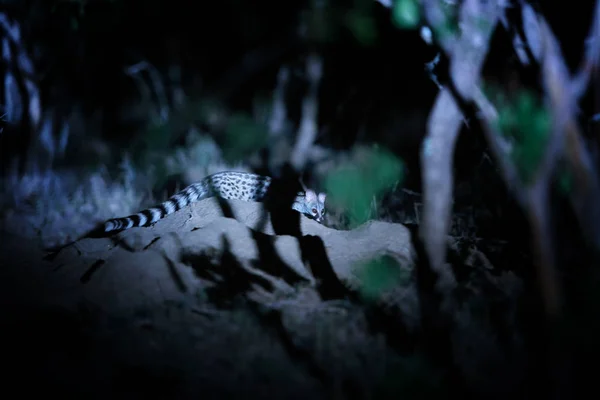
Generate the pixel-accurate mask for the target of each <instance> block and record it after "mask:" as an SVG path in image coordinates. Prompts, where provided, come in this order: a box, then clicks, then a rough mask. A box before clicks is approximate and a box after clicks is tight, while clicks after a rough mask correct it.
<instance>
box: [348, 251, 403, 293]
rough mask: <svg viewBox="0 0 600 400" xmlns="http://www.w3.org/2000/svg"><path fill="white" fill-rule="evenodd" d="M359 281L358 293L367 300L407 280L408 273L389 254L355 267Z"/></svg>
mask: <svg viewBox="0 0 600 400" xmlns="http://www.w3.org/2000/svg"><path fill="white" fill-rule="evenodd" d="M356 274H357V276H358V279H359V280H360V282H361V287H360V293H361V295H362V296H363V297H364V298H365V299H366V300H367V301H372V300H376V299H378V298H380V296H381V294H382V293H384V292H386V291H387V290H389V289H391V288H393V287H396V286H398V285H399V284H402V285H403V286H404V285H405V284H406V283H407V282H408V279H409V274H408V273H407V272H405V271H404V270H402V269H401V266H400V265H399V264H398V263H397V262H396V260H395V259H393V258H392V257H390V256H382V257H379V258H376V259H373V260H370V261H368V262H365V263H361V264H360V265H359V266H358V268H357V269H356Z"/></svg>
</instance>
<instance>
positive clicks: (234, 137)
mask: <svg viewBox="0 0 600 400" xmlns="http://www.w3.org/2000/svg"><path fill="white" fill-rule="evenodd" d="M266 144H267V132H266V130H265V129H264V128H263V127H262V126H261V125H260V124H258V123H256V122H255V121H254V120H253V119H252V117H250V116H248V115H246V114H242V113H240V114H234V115H232V116H231V117H230V118H229V121H228V123H227V128H226V129H225V146H224V148H223V156H224V158H225V160H226V161H228V162H233V161H238V160H240V159H242V158H245V157H247V156H248V154H251V153H253V152H255V151H258V150H259V149H261V148H262V147H264V146H265V145H266Z"/></svg>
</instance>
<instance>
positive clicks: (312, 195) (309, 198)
mask: <svg viewBox="0 0 600 400" xmlns="http://www.w3.org/2000/svg"><path fill="white" fill-rule="evenodd" d="M304 198H305V199H306V201H308V202H313V201H315V200H317V194H316V193H315V191H314V190H311V189H308V190H307V191H306V193H305V194H304Z"/></svg>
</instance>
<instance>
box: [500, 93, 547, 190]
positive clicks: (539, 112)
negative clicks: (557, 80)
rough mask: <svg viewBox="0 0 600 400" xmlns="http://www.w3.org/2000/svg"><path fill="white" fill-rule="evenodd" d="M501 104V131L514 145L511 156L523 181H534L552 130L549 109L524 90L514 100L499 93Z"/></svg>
mask: <svg viewBox="0 0 600 400" xmlns="http://www.w3.org/2000/svg"><path fill="white" fill-rule="evenodd" d="M491 90H492V92H496V93H497V95H496V98H497V101H498V114H499V115H498V128H499V130H500V131H501V132H502V135H503V136H504V137H505V138H507V139H509V140H510V141H511V143H512V148H511V150H510V157H511V159H512V160H513V162H514V164H515V166H516V167H517V171H518V172H519V175H520V177H521V179H522V181H523V182H526V183H527V182H531V181H532V179H533V178H534V176H535V174H536V172H537V170H538V166H539V164H540V162H541V161H542V158H543V156H544V150H545V148H546V144H547V142H548V134H549V131H550V118H549V115H548V110H547V109H546V108H545V107H544V106H543V105H540V104H539V101H537V99H536V97H535V95H534V94H532V93H531V92H529V91H522V92H520V93H518V94H517V95H516V97H515V98H514V99H507V98H506V96H505V95H504V94H503V93H501V92H499V91H497V90H495V89H491Z"/></svg>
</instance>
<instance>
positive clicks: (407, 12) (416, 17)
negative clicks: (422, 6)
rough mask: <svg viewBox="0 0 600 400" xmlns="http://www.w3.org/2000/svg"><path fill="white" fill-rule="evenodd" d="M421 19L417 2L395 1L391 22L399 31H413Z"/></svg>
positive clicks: (413, 0) (408, 0)
mask: <svg viewBox="0 0 600 400" xmlns="http://www.w3.org/2000/svg"><path fill="white" fill-rule="evenodd" d="M420 19H421V12H420V10H419V4H418V3H417V0H396V1H395V2H394V8H393V10H392V21H393V22H394V24H395V25H396V26H397V27H398V28H400V29H414V28H416V26H417V25H418V23H419V21H420Z"/></svg>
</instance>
